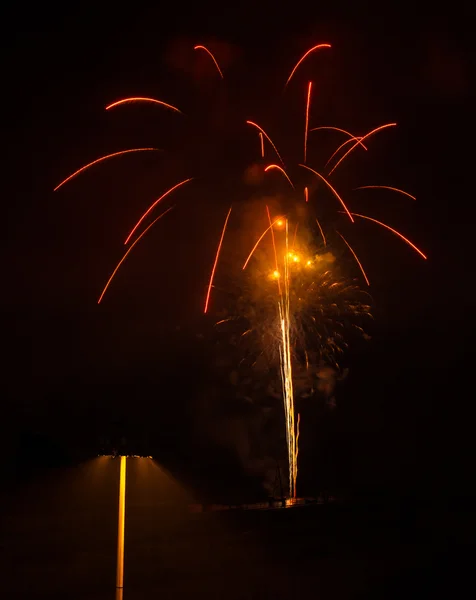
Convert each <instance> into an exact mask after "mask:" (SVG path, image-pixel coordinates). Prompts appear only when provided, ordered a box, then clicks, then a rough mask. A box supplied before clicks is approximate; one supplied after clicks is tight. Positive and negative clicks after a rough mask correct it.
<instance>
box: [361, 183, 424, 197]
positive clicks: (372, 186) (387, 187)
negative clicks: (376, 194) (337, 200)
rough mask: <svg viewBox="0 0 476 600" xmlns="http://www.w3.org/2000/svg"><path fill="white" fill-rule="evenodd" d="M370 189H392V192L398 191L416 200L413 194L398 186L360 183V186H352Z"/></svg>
mask: <svg viewBox="0 0 476 600" xmlns="http://www.w3.org/2000/svg"><path fill="white" fill-rule="evenodd" d="M371 189H379V190H380V189H381V190H392V191H393V192H398V193H399V194H403V195H404V196H408V197H409V198H411V199H412V200H416V198H415V196H412V195H411V194H409V193H408V192H405V191H404V190H399V189H398V188H395V187H390V186H389V185H361V186H360V187H357V188H354V190H371Z"/></svg>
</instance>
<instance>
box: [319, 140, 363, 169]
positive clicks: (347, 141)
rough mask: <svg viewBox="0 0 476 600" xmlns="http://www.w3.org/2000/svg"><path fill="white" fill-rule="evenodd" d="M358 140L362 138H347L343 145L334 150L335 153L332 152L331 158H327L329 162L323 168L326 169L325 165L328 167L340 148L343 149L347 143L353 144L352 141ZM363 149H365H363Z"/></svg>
mask: <svg viewBox="0 0 476 600" xmlns="http://www.w3.org/2000/svg"><path fill="white" fill-rule="evenodd" d="M360 139H362V138H359V137H358V138H356V137H351V138H349V139H348V140H345V142H344V143H342V144H341V145H340V146H339V147H338V148H337V150H336V151H335V152H333V154H332V156H331V157H330V158H329V160H328V161H327V162H326V164H325V165H324V166H325V167H327V165H328V164H329V163H330V162H331V160H332V159H333V158H334V156H335V155H336V154H337V153H338V152H339V150H340V149H341V148H343V147H344V146H345V145H346V144H348V143H349V142H353V141H359V140H360ZM364 148H365V146H364ZM365 149H366V148H365Z"/></svg>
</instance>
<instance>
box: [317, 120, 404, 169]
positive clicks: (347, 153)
mask: <svg viewBox="0 0 476 600" xmlns="http://www.w3.org/2000/svg"><path fill="white" fill-rule="evenodd" d="M396 125H397V124H396V123H387V124H386V125H380V127H376V128H375V129H372V131H369V133H366V134H365V135H364V136H363V137H361V138H360V140H359V141H358V142H357V143H355V144H354V145H353V146H352V148H349V150H347V152H346V153H345V154H344V156H342V157H341V158H340V159H339V160H338V161H337V162H336V164H335V165H334V167H333V168H332V169H331V170H330V171H329V175H330V174H331V173H333V172H334V171H335V170H336V169H337V167H338V166H339V165H340V163H341V162H342V161H343V160H344V158H345V157H346V156H348V155H349V154H350V153H351V152H352V150H354V148H356V147H357V146H358V145H359V144H361V143H362V141H363V140H366V139H367V138H368V137H370V136H371V135H373V134H374V133H377V131H382V129H387V127H396Z"/></svg>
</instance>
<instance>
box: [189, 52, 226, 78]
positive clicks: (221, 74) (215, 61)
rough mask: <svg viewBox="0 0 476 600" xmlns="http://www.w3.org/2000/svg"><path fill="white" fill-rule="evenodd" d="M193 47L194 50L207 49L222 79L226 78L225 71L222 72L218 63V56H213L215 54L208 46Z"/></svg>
mask: <svg viewBox="0 0 476 600" xmlns="http://www.w3.org/2000/svg"><path fill="white" fill-rule="evenodd" d="M193 49H194V50H205V52H206V53H207V54H208V55H209V56H210V57H211V59H212V60H213V62H214V63H215V67H216V68H217V71H218V72H219V73H220V77H221V78H222V79H224V77H223V73H222V72H221V69H220V66H219V65H218V63H217V60H216V58H215V57H214V56H213V54H212V53H211V52H210V50H209V49H208V48H206V47H205V46H194V47H193Z"/></svg>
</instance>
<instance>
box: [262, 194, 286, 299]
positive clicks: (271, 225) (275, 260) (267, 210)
mask: <svg viewBox="0 0 476 600" xmlns="http://www.w3.org/2000/svg"><path fill="white" fill-rule="evenodd" d="M266 213H267V215H268V222H269V225H270V227H271V239H272V240H273V251H274V264H275V270H276V271H277V272H278V273H279V269H278V253H277V252H276V243H275V241H274V230H273V222H272V221H271V214H270V212H269V206H268V205H266ZM286 229H287V228H286ZM278 292H279V294H280V295H281V286H280V284H279V277H278Z"/></svg>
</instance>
